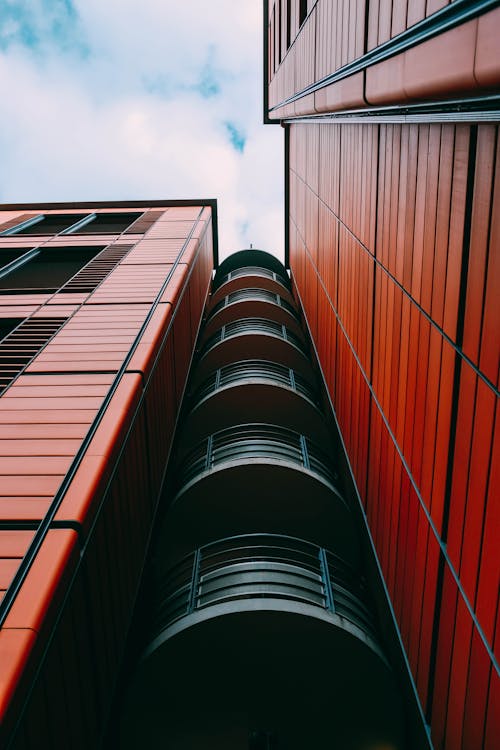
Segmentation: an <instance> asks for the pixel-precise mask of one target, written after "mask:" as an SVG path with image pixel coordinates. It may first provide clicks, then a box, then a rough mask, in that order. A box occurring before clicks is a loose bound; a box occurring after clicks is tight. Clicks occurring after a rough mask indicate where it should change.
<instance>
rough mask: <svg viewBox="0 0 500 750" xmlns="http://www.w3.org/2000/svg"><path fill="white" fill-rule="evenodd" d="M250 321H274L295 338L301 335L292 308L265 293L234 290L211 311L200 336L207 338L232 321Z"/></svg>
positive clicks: (271, 294)
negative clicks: (243, 319) (250, 319)
mask: <svg viewBox="0 0 500 750" xmlns="http://www.w3.org/2000/svg"><path fill="white" fill-rule="evenodd" d="M250 317H253V318H266V319H269V320H274V321H275V322H276V323H280V324H283V325H285V326H286V327H287V328H288V329H289V330H290V331H292V332H293V333H295V334H296V335H297V336H301V335H302V328H301V325H300V320H299V317H298V315H297V312H296V308H295V305H292V304H290V303H289V302H287V301H286V300H285V299H283V298H282V297H281V296H280V295H279V294H275V293H274V292H270V291H267V290H266V289H238V290H237V291H235V292H231V293H230V294H228V295H226V296H225V297H224V298H223V299H222V300H221V301H220V302H218V303H217V304H216V305H215V306H214V307H213V308H212V309H211V311H210V315H209V316H208V318H207V319H206V321H205V325H204V336H205V337H209V336H211V335H212V334H213V333H214V332H215V331H216V330H217V329H218V328H220V327H221V326H223V325H226V324H227V323H231V322H232V321H234V320H240V319H241V318H250Z"/></svg>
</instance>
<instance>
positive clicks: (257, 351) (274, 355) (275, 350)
mask: <svg viewBox="0 0 500 750" xmlns="http://www.w3.org/2000/svg"><path fill="white" fill-rule="evenodd" d="M248 359H263V360H265V361H267V362H280V363H281V364H282V365H285V367H290V368H292V369H293V370H296V371H297V372H298V373H299V374H300V375H303V376H304V377H305V378H308V379H310V378H311V369H312V368H311V364H310V361H309V359H308V358H307V356H306V355H305V354H304V352H302V351H301V350H300V349H299V348H298V346H295V344H292V343H291V342H290V341H285V340H284V339H282V338H280V337H279V336H275V335H273V334H270V333H267V332H261V331H258V330H256V331H249V332H245V333H241V334H238V335H236V336H230V337H228V338H226V339H223V340H222V341H220V342H218V343H216V344H214V345H213V346H212V347H211V348H210V349H209V350H208V351H207V352H205V354H204V355H203V356H202V357H201V358H200V359H199V360H198V362H197V365H196V370H195V373H194V378H193V382H192V387H196V386H197V385H199V384H200V383H201V382H202V381H203V380H204V379H205V378H206V377H207V376H208V375H209V374H210V373H211V372H212V371H213V370H217V368H219V367H224V366H225V365H229V364H233V363H234V362H239V361H241V360H248Z"/></svg>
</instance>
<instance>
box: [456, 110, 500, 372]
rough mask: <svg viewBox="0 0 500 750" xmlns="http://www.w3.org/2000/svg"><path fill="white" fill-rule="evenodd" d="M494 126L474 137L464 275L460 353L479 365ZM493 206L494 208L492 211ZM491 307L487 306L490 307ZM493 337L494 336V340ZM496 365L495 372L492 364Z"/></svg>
mask: <svg viewBox="0 0 500 750" xmlns="http://www.w3.org/2000/svg"><path fill="white" fill-rule="evenodd" d="M497 131H498V126H495V125H481V126H480V127H479V128H478V134H477V151H476V165H475V174H474V199H473V203H472V216H471V246H470V256H469V264H468V273H467V293H466V307H465V320H464V335H463V346H462V349H463V352H464V354H465V355H466V356H467V357H468V358H469V359H471V360H472V362H474V364H475V365H478V364H479V354H480V348H481V332H482V326H483V316H484V307H485V292H486V272H487V268H488V263H489V260H490V259H491V260H492V262H493V263H495V259H494V258H495V256H496V257H498V249H497V247H495V246H494V245H493V244H491V243H490V232H491V222H492V220H493V217H494V216H495V214H494V213H493V212H492V208H493V202H494V201H496V202H497V203H498V188H497V191H496V193H497V194H496V195H495V193H494V191H493V187H494V180H495V179H496V182H497V183H498V182H499V180H500V178H499V177H498V174H497V175H496V177H495V173H498V171H499V165H498V164H496V160H495V157H496V155H497V154H498V149H499V146H498V144H497V143H496V138H497ZM496 207H497V206H495V208H496ZM490 304H491V303H490ZM488 324H489V326H490V333H491V334H492V335H493V336H494V338H493V340H489V341H488V345H487V347H485V348H487V349H488V351H489V357H490V361H491V367H490V368H489V369H490V372H491V374H492V375H493V378H492V380H493V383H495V384H496V378H497V375H498V355H499V350H498V345H499V341H498V331H495V329H494V326H493V325H492V321H491V320H489V321H488ZM495 334H496V336H495ZM495 361H496V368H497V369H496V371H495V367H494V362H495Z"/></svg>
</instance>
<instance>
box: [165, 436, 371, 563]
mask: <svg viewBox="0 0 500 750" xmlns="http://www.w3.org/2000/svg"><path fill="white" fill-rule="evenodd" d="M172 475H173V476H175V486H174V487H173V488H172V489H171V490H170V491H169V495H172V496H173V500H172V502H171V505H170V507H169V509H168V511H167V513H166V515H165V519H164V524H163V531H162V533H161V537H162V539H163V543H162V549H163V550H164V551H165V561H166V563H169V562H170V561H171V560H172V559H176V558H177V557H178V556H179V554H181V553H182V552H185V551H187V549H189V548H190V547H192V546H193V542H194V543H195V544H204V543H205V542H207V541H209V540H210V539H214V538H218V537H221V536H228V535H233V534H239V533H245V532H257V531H266V532H273V533H277V532H283V533H289V534H294V535H297V536H298V535H301V536H305V537H306V538H308V539H311V540H313V541H316V542H318V543H319V544H326V545H332V546H333V547H334V548H335V549H336V550H338V553H339V554H340V555H342V556H343V557H344V559H346V560H348V561H349V562H351V563H353V564H355V563H356V562H357V560H358V554H359V550H358V541H357V535H356V533H355V531H354V524H353V519H352V515H351V511H350V509H349V507H348V505H347V503H346V501H345V500H344V498H343V495H342V488H341V484H340V481H339V477H338V475H337V471H336V466H335V457H334V456H332V455H328V453H326V452H324V451H323V450H322V449H321V448H319V447H318V445H316V444H315V443H314V442H313V441H311V440H310V439H309V438H308V437H306V436H305V435H302V434H300V433H298V432H295V431H293V430H290V429H287V428H284V427H281V426H274V425H269V424H243V425H237V426H233V427H230V428H226V429H223V430H220V431H219V432H215V433H214V434H211V435H209V436H208V437H206V438H205V439H203V440H202V441H201V442H199V443H198V444H196V445H195V446H194V447H192V449H191V450H189V451H188V452H187V453H186V454H185V455H184V456H181V457H180V460H179V461H178V462H177V463H176V465H175V466H174V469H173V472H172Z"/></svg>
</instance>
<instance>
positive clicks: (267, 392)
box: [180, 360, 331, 451]
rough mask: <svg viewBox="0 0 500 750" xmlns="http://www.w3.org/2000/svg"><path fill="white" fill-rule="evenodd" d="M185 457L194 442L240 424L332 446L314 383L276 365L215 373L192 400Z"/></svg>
mask: <svg viewBox="0 0 500 750" xmlns="http://www.w3.org/2000/svg"><path fill="white" fill-rule="evenodd" d="M190 401H191V404H192V408H191V411H190V412H189V413H188V414H187V415H186V417H185V418H184V420H183V429H182V434H181V443H180V445H181V451H182V450H183V446H184V445H186V443H187V442H188V441H189V442H190V443H191V444H192V443H193V441H195V440H198V439H201V438H202V437H204V436H206V435H207V434H208V433H209V432H216V431H218V430H221V429H223V428H224V427H230V426H231V425H233V424H234V423H235V422H238V423H239V424H242V423H245V422H271V423H272V424H279V425H282V426H283V427H289V428H291V429H295V430H298V431H299V432H302V433H304V434H306V435H309V436H310V437H311V438H313V439H314V440H316V442H317V443H319V444H321V445H328V444H329V442H330V439H331V438H330V434H329V430H328V428H327V425H326V422H325V419H324V417H323V414H322V413H321V411H320V410H319V408H318V396H317V393H316V390H315V388H314V387H313V386H312V385H311V382H310V381H309V380H306V379H305V378H303V377H302V376H301V375H300V374H299V373H296V372H295V371H294V370H293V369H291V368H288V367H284V365H281V364H278V363H276V362H266V361H263V360H245V361H243V362H236V363H235V364H231V365H226V366H225V367H221V368H219V369H218V370H215V371H214V372H212V373H211V374H210V375H209V377H208V378H207V379H206V380H204V381H203V383H202V384H201V385H200V386H199V387H198V388H197V389H196V390H195V391H194V393H193V394H192V396H191V399H190Z"/></svg>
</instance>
